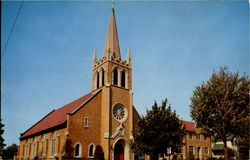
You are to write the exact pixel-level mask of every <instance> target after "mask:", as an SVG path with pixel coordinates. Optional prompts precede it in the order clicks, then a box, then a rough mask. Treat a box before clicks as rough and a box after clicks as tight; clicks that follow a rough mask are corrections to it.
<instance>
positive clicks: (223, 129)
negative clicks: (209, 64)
mask: <svg viewBox="0 0 250 160" xmlns="http://www.w3.org/2000/svg"><path fill="white" fill-rule="evenodd" d="M249 90H250V81H249V79H248V77H247V76H246V75H244V76H242V77H240V76H239V73H230V72H229V69H228V68H227V67H223V68H220V72H219V73H216V72H215V71H214V72H213V74H212V76H211V78H210V79H209V80H208V81H207V83H204V82H203V83H202V84H201V85H200V86H198V87H196V89H195V90H194V92H193V97H192V98H191V101H192V102H191V105H190V108H191V117H192V118H193V120H195V122H196V124H197V127H201V128H203V129H204V130H205V131H207V132H208V133H209V134H210V135H212V136H214V137H215V139H221V140H222V142H223V144H224V156H225V159H226V160H228V149H227V148H228V147H227V143H226V141H227V137H228V136H234V137H248V136H249V120H250V117H249V109H250V105H249Z"/></svg>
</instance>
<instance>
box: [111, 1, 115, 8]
mask: <svg viewBox="0 0 250 160" xmlns="http://www.w3.org/2000/svg"><path fill="white" fill-rule="evenodd" d="M111 4H112V8H114V7H115V0H111Z"/></svg>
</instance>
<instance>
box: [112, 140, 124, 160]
mask: <svg viewBox="0 0 250 160" xmlns="http://www.w3.org/2000/svg"><path fill="white" fill-rule="evenodd" d="M124 146H125V141H124V140H123V139H120V140H119V141H118V142H116V144H115V150H114V151H115V154H114V160H124Z"/></svg>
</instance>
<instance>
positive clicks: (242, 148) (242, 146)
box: [237, 137, 250, 159]
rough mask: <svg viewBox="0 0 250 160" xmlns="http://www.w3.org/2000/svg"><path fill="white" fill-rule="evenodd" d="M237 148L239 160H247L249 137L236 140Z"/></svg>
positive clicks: (249, 145) (249, 144) (249, 147)
mask: <svg viewBox="0 0 250 160" xmlns="http://www.w3.org/2000/svg"><path fill="white" fill-rule="evenodd" d="M237 146H238V152H239V158H240V159H249V158H250V157H249V150H250V137H244V138H237Z"/></svg>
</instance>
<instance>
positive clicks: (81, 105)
mask: <svg viewBox="0 0 250 160" xmlns="http://www.w3.org/2000/svg"><path fill="white" fill-rule="evenodd" d="M101 90H102V89H99V90H98V91H97V92H96V93H94V94H93V95H91V97H89V98H88V99H87V100H86V101H84V102H83V103H82V104H80V105H79V107H77V108H76V109H75V110H74V111H72V112H71V113H68V114H74V113H75V112H77V111H78V110H79V109H80V108H81V107H83V106H84V105H85V104H86V103H87V102H89V100H91V99H92V98H93V97H94V96H95V95H97V94H98V93H99V92H100V91H101ZM90 93H93V92H90Z"/></svg>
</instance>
